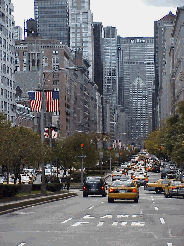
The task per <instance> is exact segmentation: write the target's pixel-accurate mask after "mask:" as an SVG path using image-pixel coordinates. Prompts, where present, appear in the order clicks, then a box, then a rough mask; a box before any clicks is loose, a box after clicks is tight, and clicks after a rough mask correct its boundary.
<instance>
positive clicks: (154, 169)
mask: <svg viewBox="0 0 184 246" xmlns="http://www.w3.org/2000/svg"><path fill="white" fill-rule="evenodd" d="M151 171H152V172H154V173H160V166H159V165H158V164H153V165H152V169H151Z"/></svg>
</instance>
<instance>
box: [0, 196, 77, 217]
mask: <svg viewBox="0 0 184 246" xmlns="http://www.w3.org/2000/svg"><path fill="white" fill-rule="evenodd" d="M74 196H77V194H76V193H73V192H71V193H62V194H56V195H48V196H40V197H37V198H30V199H25V200H20V201H14V202H9V203H6V204H0V215H3V214H7V213H11V212H14V211H16V210H20V209H23V208H27V207H31V206H32V205H34V206H36V205H40V204H44V203H48V202H54V201H59V200H63V199H67V198H71V197H74Z"/></svg>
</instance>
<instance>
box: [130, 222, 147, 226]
mask: <svg viewBox="0 0 184 246" xmlns="http://www.w3.org/2000/svg"><path fill="white" fill-rule="evenodd" d="M131 226H145V222H136V221H133V222H132V223H131Z"/></svg>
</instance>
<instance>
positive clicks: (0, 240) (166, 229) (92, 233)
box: [0, 173, 184, 246]
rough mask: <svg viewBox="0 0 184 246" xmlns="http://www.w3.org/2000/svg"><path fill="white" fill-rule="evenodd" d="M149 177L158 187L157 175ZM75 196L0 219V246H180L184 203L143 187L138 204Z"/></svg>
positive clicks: (150, 174) (16, 212) (158, 175)
mask: <svg viewBox="0 0 184 246" xmlns="http://www.w3.org/2000/svg"><path fill="white" fill-rule="evenodd" d="M149 176H150V177H149V180H150V181H156V180H157V179H158V178H160V173H159V174H154V173H149ZM107 181H108V183H109V182H110V178H108V180H107ZM77 193H78V196H77V197H73V198H70V199H66V200H62V201H56V202H52V203H48V204H43V205H39V206H34V207H30V208H26V209H22V210H19V211H15V212H13V213H10V214H6V215H2V216H0V245H2V246H15V245H16V246H22V245H25V246H38V245H47V246H58V245H90V246H91V245H94V246H97V245H111V246H125V245H126V246H129V245H136V246H139V245H141V246H144V245H145V246H147V245H151V246H157V245H158V246H181V245H184V210H183V204H184V199H183V198H165V197H164V195H163V194H156V193H155V192H149V191H145V190H144V187H141V188H140V199H139V203H137V204H135V203H134V202H132V201H115V202H114V203H108V202H107V197H100V196H89V197H86V198H83V196H82V191H79V190H77Z"/></svg>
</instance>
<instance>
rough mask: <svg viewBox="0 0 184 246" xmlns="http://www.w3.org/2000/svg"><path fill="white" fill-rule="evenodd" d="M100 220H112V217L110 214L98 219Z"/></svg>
mask: <svg viewBox="0 0 184 246" xmlns="http://www.w3.org/2000/svg"><path fill="white" fill-rule="evenodd" d="M100 218H101V219H104V218H108V219H112V215H111V214H107V215H105V216H102V217H100Z"/></svg>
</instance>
